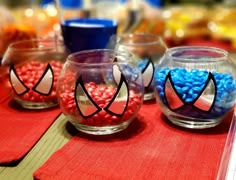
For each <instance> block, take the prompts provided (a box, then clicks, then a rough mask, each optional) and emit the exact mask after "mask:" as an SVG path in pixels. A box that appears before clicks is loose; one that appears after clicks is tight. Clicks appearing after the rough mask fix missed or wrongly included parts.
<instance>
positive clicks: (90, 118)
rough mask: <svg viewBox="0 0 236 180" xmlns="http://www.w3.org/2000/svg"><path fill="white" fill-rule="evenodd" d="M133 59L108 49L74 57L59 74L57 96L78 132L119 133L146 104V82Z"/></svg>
mask: <svg viewBox="0 0 236 180" xmlns="http://www.w3.org/2000/svg"><path fill="white" fill-rule="evenodd" d="M132 57H133V56H132V55H130V54H128V53H125V52H120V51H114V50H108V49H96V50H84V51H80V52H77V53H73V54H71V55H70V56H69V57H68V59H67V61H66V63H65V64H64V67H63V69H62V71H61V73H60V76H59V81H58V84H57V94H58V98H59V102H60V107H61V110H62V112H63V113H64V114H65V115H66V116H67V118H68V120H69V121H70V122H71V123H72V124H73V125H74V126H75V127H76V128H77V129H78V130H79V131H82V132H85V133H88V134H94V135H103V134H112V133H115V132H119V131H121V130H123V129H125V128H127V127H128V125H129V124H130V123H131V121H132V120H133V119H134V118H135V117H136V115H137V113H138V111H139V109H140V107H141V105H142V102H143V91H144V88H143V79H142V75H141V72H140V70H139V68H138V67H137V66H136V64H135V63H134V62H133V58H132Z"/></svg>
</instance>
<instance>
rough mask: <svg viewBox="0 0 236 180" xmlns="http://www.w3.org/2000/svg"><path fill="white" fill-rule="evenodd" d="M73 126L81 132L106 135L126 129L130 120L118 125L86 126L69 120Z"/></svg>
mask: <svg viewBox="0 0 236 180" xmlns="http://www.w3.org/2000/svg"><path fill="white" fill-rule="evenodd" d="M69 121H70V122H71V123H72V124H73V125H74V127H75V128H76V129H77V130H78V131H81V132H84V133H86V134H92V135H108V134H114V133H117V132H120V131H122V130H124V129H126V128H127V127H128V126H129V124H130V123H131V120H129V121H125V122H123V123H122V124H119V125H112V126H102V127H101V126H88V125H83V124H79V123H77V122H75V121H73V120H69Z"/></svg>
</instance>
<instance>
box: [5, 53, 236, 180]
mask: <svg viewBox="0 0 236 180" xmlns="http://www.w3.org/2000/svg"><path fill="white" fill-rule="evenodd" d="M232 55H233V59H234V60H235V62H236V54H232ZM65 118H66V117H65V116H64V115H63V114H61V115H60V116H59V117H58V118H57V119H56V120H55V121H54V123H53V124H52V125H51V127H50V128H49V129H48V130H47V131H46V133H45V134H44V135H43V136H42V138H41V139H40V140H39V141H38V142H37V143H36V145H35V146H34V147H33V148H32V149H31V150H30V152H29V153H28V154H27V155H26V156H25V157H24V158H23V159H22V161H20V162H19V164H18V165H17V166H14V167H3V166H0V180H18V179H20V180H23V179H24V180H33V172H35V171H36V170H37V169H38V168H39V167H40V166H41V165H42V164H43V163H44V162H45V161H46V160H47V159H48V158H49V157H50V156H51V155H52V154H53V153H54V152H55V151H56V150H58V149H59V148H61V147H62V146H63V145H64V144H66V143H67V142H68V141H69V140H70V138H71V137H72V135H71V134H70V133H69V132H68V131H67V130H66V123H67V121H66V120H65ZM234 144H236V138H235V142H234ZM235 147H236V145H234V148H233V149H234V150H233V151H232V154H234V155H232V157H235V156H236V148H235ZM230 164H231V165H232V164H235V165H236V158H231V161H230ZM231 165H230V166H231ZM229 171H230V172H228V173H231V175H230V176H228V177H227V180H233V179H235V180H236V175H235V174H236V166H235V167H234V168H233V170H232V168H230V169H229ZM232 173H233V174H232Z"/></svg>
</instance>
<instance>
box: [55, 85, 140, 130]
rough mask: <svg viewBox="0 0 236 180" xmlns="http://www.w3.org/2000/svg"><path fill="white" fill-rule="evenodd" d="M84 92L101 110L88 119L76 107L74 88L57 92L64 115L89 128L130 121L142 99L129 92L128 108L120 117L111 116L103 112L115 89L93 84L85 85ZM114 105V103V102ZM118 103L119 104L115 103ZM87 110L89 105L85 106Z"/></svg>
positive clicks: (131, 91)
mask: <svg viewBox="0 0 236 180" xmlns="http://www.w3.org/2000/svg"><path fill="white" fill-rule="evenodd" d="M85 88H86V91H87V92H88V94H89V96H90V97H91V98H92V99H93V101H94V102H95V103H96V104H97V105H98V106H99V107H100V108H102V110H101V111H99V112H98V113H96V114H95V115H93V116H92V117H89V118H83V117H82V116H81V114H80V112H79V110H78V108H77V106H76V102H75V99H74V94H75V93H74V89H75V88H74V86H71V88H70V90H64V91H63V90H59V99H60V106H61V108H62V111H63V113H64V114H66V115H68V116H70V117H71V118H72V119H73V120H76V121H78V122H79V123H80V124H83V125H89V126H109V125H118V124H121V123H123V122H124V121H128V120H131V119H132V118H133V117H134V116H135V115H136V113H137V111H138V110H139V108H140V106H141V102H142V98H141V96H140V95H139V94H136V93H135V92H134V91H133V90H130V91H129V100H128V106H127V108H126V110H125V112H124V114H123V115H122V116H121V117H118V116H116V115H112V114H110V113H109V112H107V111H105V110H104V109H103V108H105V107H106V106H107V105H108V104H109V103H110V101H111V100H112V98H114V94H115V93H116V90H117V88H114V87H111V86H106V85H102V84H101V85H98V84H96V83H94V82H90V83H87V84H85ZM114 103H116V102H114ZM117 103H119V102H117ZM84 108H87V109H89V108H90V105H86V107H84Z"/></svg>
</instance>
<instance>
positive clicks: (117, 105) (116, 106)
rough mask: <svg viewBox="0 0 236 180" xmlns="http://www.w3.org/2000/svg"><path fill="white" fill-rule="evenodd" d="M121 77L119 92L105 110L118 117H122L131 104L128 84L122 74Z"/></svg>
mask: <svg viewBox="0 0 236 180" xmlns="http://www.w3.org/2000/svg"><path fill="white" fill-rule="evenodd" d="M120 76H121V77H120V82H119V85H118V87H117V91H116V93H115V95H114V97H113V98H112V100H111V101H110V103H109V104H108V105H107V106H106V107H105V108H104V110H106V111H107V112H109V113H110V114H113V115H116V116H122V115H123V114H124V112H125V110H126V108H127V105H128V102H129V89H128V83H127V82H126V79H125V77H124V76H123V74H121V73H120Z"/></svg>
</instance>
